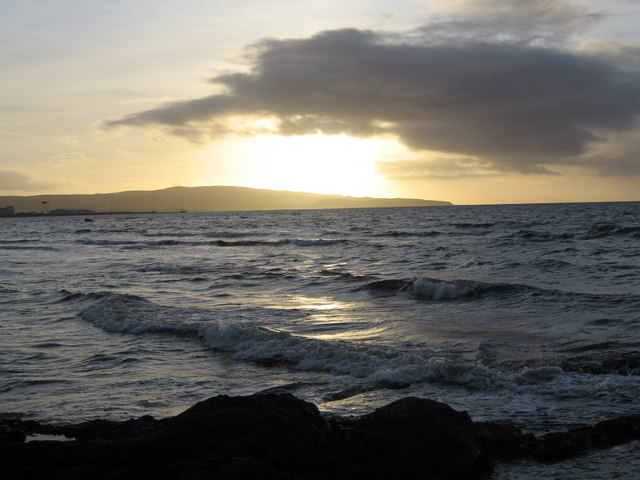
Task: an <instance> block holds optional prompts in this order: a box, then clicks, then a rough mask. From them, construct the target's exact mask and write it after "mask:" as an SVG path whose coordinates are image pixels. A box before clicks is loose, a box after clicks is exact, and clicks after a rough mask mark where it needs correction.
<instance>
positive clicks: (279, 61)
mask: <svg viewBox="0 0 640 480" xmlns="http://www.w3.org/2000/svg"><path fill="white" fill-rule="evenodd" d="M500 3H502V4H504V2H500ZM515 3H517V4H519V5H524V2H515ZM543 3H544V4H546V2H541V1H536V2H533V4H535V5H537V6H538V7H540V6H541V5H543ZM560 4H561V5H565V6H567V5H569V4H568V3H567V4H565V3H562V2H560ZM540 11H541V10H540ZM565 13H566V10H565ZM505 15H506V13H505ZM550 15H551V14H550ZM522 17H523V18H524V17H526V18H530V17H531V15H530V14H529V16H528V17H527V16H526V15H525V14H522ZM550 18H556V19H560V18H564V17H562V15H560V14H558V13H557V12H556V16H555V17H554V16H553V15H552V16H551V17H550ZM565 20H566V19H565ZM521 21H522V22H524V20H521ZM546 21H547V24H551V23H552V22H551V20H550V19H547V20H546ZM559 21H560V20H558V22H559ZM534 23H535V22H534ZM423 30H424V31H423V32H421V33H420V35H421V36H422V37H423V39H424V38H426V36H425V35H426V34H425V32H426V31H427V29H423ZM436 37H438V36H436ZM436 37H434V38H436ZM434 38H431V39H429V40H428V41H427V40H419V39H418V37H416V33H415V32H410V33H407V34H406V36H404V37H403V36H401V35H399V34H385V33H377V32H372V31H363V30H357V29H345V30H333V31H325V32H321V33H319V34H318V35H315V36H313V37H311V38H305V39H292V40H265V41H262V42H260V43H259V44H256V45H255V46H254V47H253V49H252V56H251V57H250V65H251V69H250V70H249V72H248V73H235V74H227V75H220V76H217V77H215V78H213V79H211V82H212V83H215V84H217V85H218V86H221V87H223V88H224V93H220V94H216V95H212V96H209V97H205V98H200V99H194V100H188V101H182V102H176V103H172V104H168V105H162V106H160V107H158V108H156V109H152V110H148V111H144V112H139V113H134V114H132V115H129V116H127V117H124V118H121V119H116V120H112V121H110V122H108V124H107V125H108V126H123V125H135V126H147V125H159V126H164V127H166V128H168V129H169V130H172V131H174V132H177V133H180V134H181V135H184V136H189V135H192V136H196V135H200V136H201V135H203V132H207V133H206V134H208V135H211V134H215V133H216V131H218V132H219V133H225V128H224V127H221V125H223V124H224V119H225V117H227V116H231V115H264V116H271V117H276V118H277V119H278V120H279V123H278V131H277V133H280V134H282V135H301V134H307V133H315V132H317V131H322V132H324V133H326V134H337V133H347V134H350V135H354V136H360V137H370V136H374V135H392V136H395V137H396V138H397V139H398V140H399V141H400V142H402V143H403V144H404V145H406V146H407V147H409V148H410V149H412V150H415V151H439V152H443V153H447V154H456V155H464V156H473V157H476V158H478V159H479V160H480V161H481V162H482V163H483V164H485V165H487V166H488V168H489V169H490V170H498V171H503V172H513V171H518V172H525V173H533V172H535V173H540V172H545V171H550V170H549V167H551V166H553V165H573V164H579V163H580V161H581V159H584V158H585V155H586V154H587V152H588V151H589V150H590V149H592V147H593V145H596V144H598V143H599V142H602V141H603V138H604V136H606V134H608V133H611V132H623V131H628V130H631V129H633V128H634V127H635V126H636V124H637V118H638V115H639V114H640V72H638V71H636V70H633V69H625V68H622V67H621V66H619V65H618V63H617V62H616V61H615V60H614V59H611V58H609V57H607V55H606V54H602V55H598V56H594V55H591V54H589V53H587V52H577V51H569V50H560V49H556V48H551V47H549V46H543V45H540V44H531V43H527V42H521V41H511V40H508V39H507V40H505V41H497V40H496V39H493V40H492V41H487V40H486V39H480V40H477V39H465V40H464V41H460V40H456V41H443V40H442V38H440V40H437V39H436V40H434ZM216 129H218V130H216ZM461 173H463V174H464V172H461Z"/></svg>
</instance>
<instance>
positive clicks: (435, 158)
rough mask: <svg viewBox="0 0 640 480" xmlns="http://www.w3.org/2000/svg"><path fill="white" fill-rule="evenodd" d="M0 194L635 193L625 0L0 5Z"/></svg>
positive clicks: (636, 31)
mask: <svg viewBox="0 0 640 480" xmlns="http://www.w3.org/2000/svg"><path fill="white" fill-rule="evenodd" d="M0 45H2V46H1V47H0V72H1V75H0V87H1V89H0V145H1V148H0V195H34V194H45V193H46V194H52V193H98V192H101V193H105V192H113V191H124V190H133V189H136V190H137V189H140V190H150V189H159V188H166V187H170V186H174V185H183V186H196V185H241V186H248V187H259V188H272V189H282V190H299V191H311V192H319V193H341V194H346V195H356V196H386V197H388V196H402V197H420V198H425V199H440V200H448V201H452V202H454V203H456V204H469V203H471V204H473V203H522V202H575V201H617V200H640V124H639V122H638V120H639V119H640V0H511V1H507V0H484V1H480V0H295V1H294V0H262V1H259V0H237V1H236V2H223V1H214V0H208V1H207V0H181V1H177V0H176V1H168V0H109V1H106V0H101V1H98V0H2V1H1V2H0Z"/></svg>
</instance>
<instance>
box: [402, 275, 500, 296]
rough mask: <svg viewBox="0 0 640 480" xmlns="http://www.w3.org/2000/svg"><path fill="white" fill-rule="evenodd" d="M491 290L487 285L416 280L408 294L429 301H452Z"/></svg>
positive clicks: (426, 279) (467, 282)
mask: <svg viewBox="0 0 640 480" xmlns="http://www.w3.org/2000/svg"><path fill="white" fill-rule="evenodd" d="M489 288H491V286H490V285H489V284H483V283H479V282H470V281H462V280H460V281H457V282H451V283H450V282H443V281H436V280H432V279H428V278H418V279H416V280H414V281H413V282H412V283H411V285H409V288H408V291H409V293H411V294H413V295H416V296H419V297H422V298H428V299H430V300H453V299H456V298H462V297H467V296H469V295H474V294H477V293H481V292H483V291H486V290H488V289H489Z"/></svg>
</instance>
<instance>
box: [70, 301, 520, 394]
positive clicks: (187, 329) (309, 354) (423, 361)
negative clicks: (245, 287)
mask: <svg viewBox="0 0 640 480" xmlns="http://www.w3.org/2000/svg"><path fill="white" fill-rule="evenodd" d="M270 312H271V311H270ZM237 313H238V312H237V309H235V310H233V311H230V312H225V311H224V310H223V309H218V310H216V311H215V312H212V311H205V310H186V309H179V308H174V307H164V306H161V305H158V304H156V303H154V302H151V301H149V300H146V299H144V298H141V297H136V296H130V295H115V294H109V295H107V296H105V297H103V298H101V299H100V300H98V301H96V302H95V303H93V304H92V305H90V306H89V307H87V308H85V309H84V310H82V311H81V312H80V316H81V317H82V318H83V319H85V320H87V321H89V322H91V323H92V324H94V325H96V326H98V327H100V328H102V329H104V330H107V331H110V332H119V333H132V334H141V333H145V332H173V333H180V334H189V333H190V334H194V335H197V336H199V337H200V338H202V340H203V341H204V343H205V344H206V345H208V346H209V347H211V348H214V349H216V350H222V351H226V352H231V353H232V354H233V357H234V358H236V359H238V360H248V361H259V362H260V361H267V362H275V363H282V364H286V365H288V366H290V367H292V368H294V369H297V370H306V371H314V370H316V371H325V372H330V373H333V374H337V375H348V376H353V377H357V378H363V379H366V380H367V381H370V382H372V383H377V384H396V385H397V384H411V383H416V382H436V383H447V384H457V385H466V386H470V387H474V388H480V389H489V390H494V389H496V388H505V387H506V386H507V385H508V380H507V379H506V378H505V377H503V376H502V375H500V374H499V373H497V372H495V371H493V370H491V369H488V368H486V367H482V366H478V365H473V364H466V363H447V362H441V361H435V360H433V359H429V358H425V357H423V356H420V355H417V354H415V353H398V352H392V351H390V350H389V349H385V348H381V347H378V346H375V345H366V344H360V343H354V342H348V341H327V340H320V339H314V338H307V337H303V336H299V335H292V334H290V333H287V332H282V331H279V330H274V329H270V328H265V327H261V326H258V325H256V324H255V323H252V322H251V321H250V320H248V319H249V318H250V317H251V312H248V315H246V317H247V318H245V319H244V321H243V320H242V319H240V320H238V319H237V317H236V315H237ZM271 313H273V312H271ZM253 314H254V315H257V314H258V313H257V312H255V311H254V312H253ZM212 315H216V318H215V319H212V318H211V317H212ZM297 315H300V313H297Z"/></svg>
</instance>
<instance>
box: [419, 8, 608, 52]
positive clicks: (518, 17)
mask: <svg viewBox="0 0 640 480" xmlns="http://www.w3.org/2000/svg"><path fill="white" fill-rule="evenodd" d="M454 5H457V7H458V8H457V9H455V10H453V11H450V12H448V13H443V14H441V15H440V16H439V18H438V19H437V20H436V21H434V22H431V23H430V24H429V25H428V26H426V27H425V28H423V29H420V31H422V32H423V33H424V34H425V35H426V36H428V37H430V38H433V37H442V36H445V37H449V38H450V39H451V40H452V41H456V39H460V38H463V39H470V38H472V39H475V40H479V39H482V40H484V41H511V42H525V43H540V44H557V43H558V42H561V41H564V40H565V39H567V38H568V37H570V36H572V35H573V34H575V33H577V32H580V31H583V30H584V29H586V28H587V27H589V26H591V25H592V24H593V23H595V22H597V21H598V20H600V19H601V18H602V17H603V15H604V14H603V13H600V12H595V11H592V10H590V9H588V8H587V7H586V6H584V5H581V4H578V3H576V2H575V1H571V0H465V1H462V2H459V3H458V4H456V3H455V2H454Z"/></svg>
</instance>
